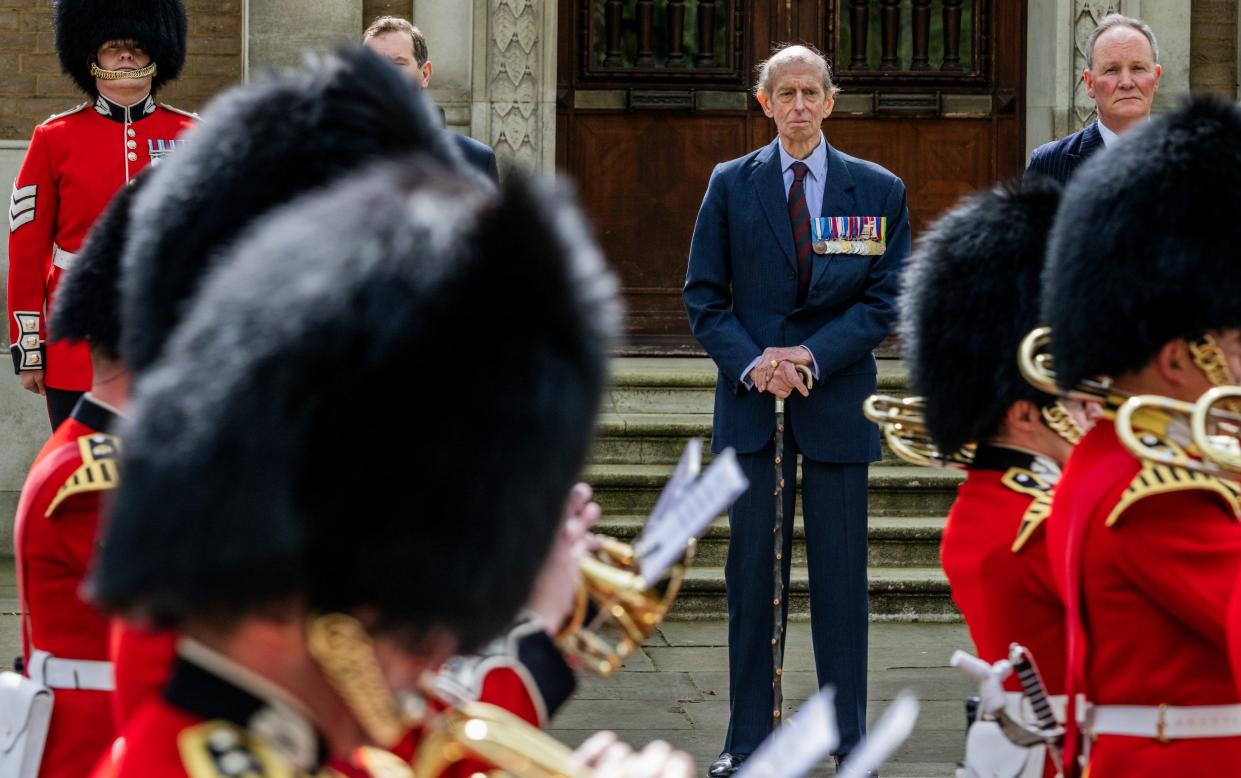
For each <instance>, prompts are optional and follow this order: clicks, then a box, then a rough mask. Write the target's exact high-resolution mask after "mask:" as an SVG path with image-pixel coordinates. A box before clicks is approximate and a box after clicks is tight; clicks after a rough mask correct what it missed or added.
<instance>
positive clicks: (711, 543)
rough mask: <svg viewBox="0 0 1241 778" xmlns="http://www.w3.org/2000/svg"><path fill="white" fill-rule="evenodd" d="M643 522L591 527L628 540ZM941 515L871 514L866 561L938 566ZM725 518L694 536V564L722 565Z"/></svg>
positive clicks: (798, 532) (798, 536)
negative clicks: (875, 515)
mask: <svg viewBox="0 0 1241 778" xmlns="http://www.w3.org/2000/svg"><path fill="white" fill-rule="evenodd" d="M645 524H646V517H645V516H633V515H631V516H608V515H605V516H604V517H603V518H602V519H600V520H599V523H598V524H596V525H595V529H596V530H597V531H598V532H600V533H603V534H605V535H610V536H612V537H614V538H619V539H621V540H624V541H627V542H631V541H632V540H633V539H634V538H636V537H637V536H638V533H639V532H641V531H642V527H643V526H644V525H645ZM943 529H944V520H943V518H939V517H933V516H917V517H908V518H886V517H882V516H880V517H871V519H870V525H869V527H868V529H867V539H868V564H869V565H870V566H871V567H872V568H874V567H935V566H937V565H939V541H940V536H941V535H942V534H943ZM728 539H729V531H728V519H727V517H724V516H721V517H719V518H717V519H716V520H715V521H713V522H711V526H709V527H708V528H707V531H706V532H705V533H704V534H703V536H702V537H701V538H699V539H698V550H697V552H696V553H695V554H694V565H695V566H706V567H723V565H724V561H725V559H726V558H727V555H728ZM805 540H806V533H805V525H804V524H803V522H802V518H801V516H800V515H799V516H798V517H797V518H796V520H795V521H794V523H793V566H794V567H795V568H796V567H804V566H805V564H806V543H805Z"/></svg>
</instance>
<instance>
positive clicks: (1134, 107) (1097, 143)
mask: <svg viewBox="0 0 1241 778" xmlns="http://www.w3.org/2000/svg"><path fill="white" fill-rule="evenodd" d="M1162 74H1163V68H1162V67H1160V65H1159V43H1158V42H1157V41H1156V40H1155V33H1154V31H1152V30H1151V28H1150V25H1148V24H1147V23H1146V22H1144V21H1142V20H1141V19H1134V18H1133V17H1130V16H1122V15H1120V14H1108V15H1107V16H1105V17H1103V19H1102V20H1100V22H1099V26H1098V27H1095V29H1094V32H1092V33H1090V37H1089V38H1088V39H1087V40H1086V69H1085V70H1084V71H1082V80H1083V81H1085V83H1086V94H1088V95H1089V96H1090V99H1091V100H1094V102H1095V108H1096V111H1097V114H1098V118H1097V119H1096V120H1095V121H1093V122H1091V123H1090V124H1088V125H1086V127H1085V128H1083V129H1081V130H1078V131H1077V132H1075V133H1073V134H1072V135H1069V136H1067V137H1064V138H1061V139H1060V140H1056V141H1052V142H1051V143H1045V144H1043V145H1042V146H1039V147H1038V148H1037V149H1035V150H1034V153H1033V154H1031V155H1030V165H1029V167H1027V168H1026V175H1027V176H1030V175H1034V174H1038V175H1043V176H1047V177H1049V178H1054V179H1055V180H1056V181H1059V182H1060V183H1061V184H1065V183H1068V180H1069V178H1070V177H1071V176H1072V175H1073V172H1074V171H1075V170H1077V168H1078V166H1079V165H1081V164H1082V163H1083V162H1085V161H1086V159H1087V158H1088V157H1090V155H1092V154H1094V153H1095V152H1096V151H1100V150H1102V149H1104V148H1106V147H1107V146H1110V145H1111V144H1112V143H1114V142H1115V141H1116V137H1117V136H1118V135H1120V133H1122V132H1124V131H1125V130H1128V129H1129V128H1130V127H1133V126H1135V125H1137V124H1139V123H1141V122H1144V121H1146V120H1147V119H1149V118H1150V116H1151V104H1152V103H1154V101H1155V93H1156V92H1158V91H1159V77H1160V76H1161V75H1162Z"/></svg>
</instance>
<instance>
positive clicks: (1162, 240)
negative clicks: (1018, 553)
mask: <svg viewBox="0 0 1241 778" xmlns="http://www.w3.org/2000/svg"><path fill="white" fill-rule="evenodd" d="M1238 176H1241V109H1238V108H1237V107H1236V106H1234V105H1230V104H1227V103H1224V102H1222V101H1219V100H1217V99H1214V98H1209V97H1197V98H1194V99H1193V100H1192V101H1190V102H1189V103H1188V104H1186V105H1185V106H1184V107H1182V108H1181V109H1180V110H1178V111H1176V112H1174V113H1170V114H1166V115H1164V116H1161V117H1159V118H1157V119H1155V120H1153V121H1151V122H1150V123H1149V124H1146V125H1144V126H1142V127H1139V128H1136V129H1134V130H1133V131H1132V132H1131V133H1129V134H1127V135H1125V136H1124V137H1123V138H1121V139H1120V140H1119V141H1118V142H1117V143H1116V144H1114V145H1112V146H1109V147H1108V149H1107V151H1105V152H1103V153H1100V154H1098V155H1097V156H1096V157H1094V158H1092V159H1091V160H1090V161H1089V162H1087V163H1086V164H1085V165H1084V166H1083V167H1082V168H1081V169H1080V170H1079V172H1078V173H1077V175H1076V177H1075V178H1074V180H1073V182H1072V184H1070V186H1069V188H1068V189H1067V191H1066V192H1065V195H1064V200H1063V202H1062V204H1061V207H1060V211H1059V215H1058V218H1057V222H1056V227H1055V230H1054V231H1053V234H1052V239H1051V244H1050V246H1049V251H1048V268H1047V274H1046V276H1045V278H1046V284H1045V287H1044V290H1043V301H1044V306H1043V311H1044V316H1043V318H1044V321H1046V323H1047V324H1048V325H1049V326H1050V327H1051V359H1052V365H1053V366H1054V369H1055V377H1056V382H1057V383H1058V384H1059V386H1060V387H1061V389H1063V390H1066V391H1068V390H1070V389H1073V388H1078V387H1084V386H1087V382H1092V384H1093V385H1094V386H1096V387H1098V386H1103V387H1104V389H1103V390H1102V391H1101V392H1100V394H1107V395H1111V396H1112V400H1111V403H1110V405H1111V408H1110V410H1111V411H1115V410H1116V405H1117V399H1119V398H1123V397H1124V396H1125V395H1156V396H1159V397H1164V398H1171V399H1172V400H1177V401H1183V402H1194V401H1195V400H1196V399H1197V398H1198V397H1199V396H1200V395H1201V394H1202V393H1203V392H1204V391H1206V390H1207V389H1209V388H1210V387H1211V386H1212V385H1214V384H1233V383H1235V382H1236V378H1237V376H1238V375H1241V305H1238V300H1241V274H1239V273H1237V267H1236V253H1235V251H1234V249H1233V247H1235V246H1236V245H1238V244H1241V220H1238V219H1237V218H1236V214H1237V212H1238V211H1239V210H1241V195H1238V192H1237V189H1236V187H1235V186H1234V185H1233V183H1232V182H1233V181H1235V180H1236V179H1237V177H1238ZM1205 225H1210V227H1209V228H1204V226H1205ZM1131 407H1132V406H1131ZM1112 416H1113V414H1112V413H1108V414H1107V416H1106V417H1105V419H1104V420H1102V421H1100V422H1099V423H1098V424H1097V425H1095V427H1094V428H1093V429H1092V430H1091V431H1090V432H1089V433H1088V434H1087V435H1086V436H1085V438H1084V439H1083V440H1082V442H1081V443H1080V444H1079V445H1078V446H1077V447H1076V448H1075V449H1074V451H1073V453H1072V455H1071V456H1070V457H1069V460H1068V462H1067V464H1066V466H1065V469H1064V473H1063V475H1062V477H1061V479H1060V483H1059V484H1058V486H1057V487H1056V495H1055V498H1054V501H1053V506H1052V515H1051V517H1050V518H1049V519H1048V529H1049V530H1051V531H1052V537H1053V538H1055V537H1062V538H1065V539H1066V542H1067V554H1066V565H1065V571H1064V577H1063V581H1062V589H1063V592H1064V596H1065V605H1066V610H1067V615H1068V645H1069V656H1068V673H1069V675H1068V679H1069V682H1068V691H1069V694H1070V701H1071V703H1072V705H1073V707H1074V708H1076V713H1075V715H1074V716H1071V717H1070V718H1071V719H1072V720H1073V721H1080V724H1079V725H1074V724H1073V721H1071V722H1070V729H1069V732H1068V735H1067V738H1066V749H1065V751H1066V755H1065V769H1066V771H1067V772H1069V773H1070V774H1072V773H1075V772H1076V771H1078V770H1079V769H1080V763H1079V762H1078V761H1077V759H1076V757H1077V756H1079V755H1081V756H1085V757H1086V760H1087V761H1086V765H1087V766H1086V769H1087V770H1088V772H1089V775H1090V776H1092V778H1112V777H1113V776H1124V777H1125V778H1133V776H1167V775H1223V774H1231V773H1233V772H1235V771H1236V769H1237V765H1241V694H1239V692H1238V688H1237V683H1236V680H1235V678H1234V675H1233V671H1232V669H1231V668H1230V666H1229V661H1228V653H1227V647H1226V642H1225V621H1226V611H1227V604H1228V597H1229V593H1230V592H1231V590H1232V585H1233V582H1234V581H1235V580H1236V579H1237V576H1238V573H1241V522H1239V521H1238V519H1239V518H1241V509H1239V508H1241V506H1239V504H1238V498H1237V494H1238V490H1237V487H1236V485H1235V484H1231V483H1229V482H1227V481H1223V480H1220V479H1219V478H1216V477H1213V476H1211V475H1206V474H1203V473H1200V472H1196V471H1195V470H1194V469H1193V459H1192V458H1193V456H1194V449H1192V448H1191V447H1190V446H1189V445H1188V443H1189V441H1188V440H1187V437H1186V435H1185V431H1186V429H1187V424H1186V419H1185V418H1177V417H1175V416H1169V415H1167V414H1161V413H1158V412H1149V411H1147V412H1142V413H1139V414H1137V415H1135V416H1133V418H1132V422H1133V424H1132V429H1133V432H1134V437H1133V438H1132V439H1131V440H1133V441H1137V442H1138V443H1141V444H1142V446H1145V447H1146V448H1143V449H1140V450H1144V451H1147V450H1153V449H1158V450H1161V451H1163V452H1164V453H1165V454H1166V455H1167V456H1168V457H1170V458H1171V460H1172V461H1171V463H1163V464H1161V463H1157V462H1155V461H1153V460H1151V459H1149V458H1139V457H1138V456H1136V455H1135V454H1134V453H1133V452H1132V451H1131V450H1130V449H1129V448H1128V447H1126V445H1124V443H1123V442H1122V439H1121V438H1120V437H1119V435H1118V425H1117V424H1116V423H1115V422H1114V421H1113V418H1112ZM1185 463H1188V466H1186V465H1185ZM1074 694H1078V695H1082V696H1084V698H1085V699H1086V700H1087V704H1082V705H1078V704H1076V702H1075V700H1074Z"/></svg>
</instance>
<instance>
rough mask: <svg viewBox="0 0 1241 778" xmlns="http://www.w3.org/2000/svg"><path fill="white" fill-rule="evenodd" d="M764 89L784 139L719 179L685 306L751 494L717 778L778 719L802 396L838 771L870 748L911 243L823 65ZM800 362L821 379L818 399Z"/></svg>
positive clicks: (812, 543)
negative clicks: (884, 362)
mask: <svg viewBox="0 0 1241 778" xmlns="http://www.w3.org/2000/svg"><path fill="white" fill-rule="evenodd" d="M756 91H757V96H758V100H759V103H760V104H761V105H762V107H763V111H764V112H765V113H766V114H767V115H768V116H769V117H771V118H773V119H774V120H775V123H776V129H777V131H778V133H779V137H778V138H777V139H776V140H773V141H772V142H771V143H770V144H768V145H767V146H765V147H763V148H761V149H758V150H757V151H754V152H751V153H749V154H747V155H745V156H744V157H740V158H739V159H735V160H732V161H730V162H725V163H723V164H721V165H718V166H716V168H715V170H714V171H713V172H712V174H711V181H710V183H709V184H708V185H707V193H706V196H705V198H704V199H703V203H702V207H701V209H700V210H699V212H698V221H697V224H696V225H695V227H694V237H693V243H692V245H691V246H690V256H689V269H688V272H687V273H686V278H685V291H684V299H685V308H686V310H687V311H688V313H689V319H690V324H691V326H692V328H693V331H694V336H695V337H696V338H697V339H698V341H699V342H700V343H701V344H702V345H703V347H704V348H705V349H706V350H707V353H708V354H710V355H711V358H712V359H713V360H715V363H716V365H717V366H718V367H719V378H718V380H717V382H716V392H715V416H714V430H713V435H712V442H711V446H712V450H714V451H717V452H718V451H721V450H723V449H724V448H726V447H732V448H734V449H736V451H737V453H738V455H739V456H738V459H739V460H740V461H741V462H742V465H743V467H744V469H745V471H746V476H747V477H748V478H749V479H750V484H751V488H750V490H749V491H748V492H747V493H746V494H745V495H743V496H742V497H741V499H739V500H738V501H737V502H736V503H735V504H734V505H733V507H732V509H731V510H730V512H729V525H730V528H731V542H730V545H729V551H728V561H727V567H726V570H725V575H726V579H727V585H728V612H729V629H728V644H729V697H730V701H731V705H732V715H731V719H730V721H729V725H728V734H727V736H726V738H725V741H724V749H723V753H722V754H721V755H720V758H719V759H718V760H717V761H716V762H715V763H714V764H713V765H712V766H711V769H710V771H709V775H710V776H713V778H718V777H719V776H727V775H731V774H732V773H733V772H734V771H735V770H736V769H737V767H738V766H739V765H740V763H741V762H742V761H743V760H744V759H745V757H746V756H748V755H749V754H750V753H751V752H752V751H753V750H754V749H755V748H756V747H757V746H758V745H759V743H760V742H761V741H762V740H763V738H764V737H766V735H767V734H768V733H769V732H770V731H771V729H772V725H773V720H774V718H776V717H778V716H779V715H780V712H779V711H778V710H775V706H774V695H773V682H774V680H775V673H774V670H773V667H772V664H773V662H772V645H773V642H772V640H773V636H772V635H773V616H775V614H774V613H773V607H774V608H779V609H780V611H781V612H780V614H779V620H780V623H781V624H783V622H784V620H785V618H786V617H787V598H786V597H784V596H780V593H776V592H773V577H772V570H773V564H777V563H778V564H780V565H782V574H783V581H784V587H783V588H784V590H785V591H787V589H788V581H789V559H790V554H791V550H792V528H791V527H790V526H789V525H791V523H792V522H791V521H788V522H786V523H785V534H784V537H783V538H782V543H781V544H780V545H779V546H777V545H776V544H775V539H774V533H773V522H774V517H775V506H774V500H773V497H772V495H773V492H774V490H775V488H776V484H775V475H774V471H775V460H774V443H773V434H774V432H775V416H774V402H775V398H776V397H781V398H789V400H788V405H787V407H786V425H785V430H784V445H785V450H784V451H785V456H784V457H783V460H782V464H781V466H782V467H783V481H784V484H785V488H784V493H783V494H784V507H783V510H784V515H785V516H788V517H792V516H793V510H794V493H795V491H796V490H795V484H796V478H797V466H796V463H797V454H798V453H800V454H801V455H802V492H803V499H802V502H803V506H804V507H803V510H804V517H805V528H806V555H807V564H808V565H809V567H810V611H811V628H812V635H813V643H814V653H815V659H816V664H817V668H818V680H819V683H820V685H826V684H829V683H830V684H834V685H835V687H836V713H837V719H838V722H839V726H840V736H841V742H840V746H839V749H838V751H837V756H838V758H844V757H847V755H848V753H849V751H850V750H851V749H852V748H853V747H854V746H855V745H856V744H857V742H858V740H859V738H860V737H861V736H862V732H863V729H864V727H865V712H866V643H867V611H868V607H867V583H866V486H867V481H866V478H867V465H868V463H870V462H874V461H876V460H878V459H879V457H880V450H879V436H878V431H877V430H876V428H875V427H874V426H873V425H872V424H870V423H869V422H868V421H866V419H865V418H864V417H863V416H862V401H863V400H864V399H865V398H866V397H867V395H868V394H870V393H871V392H873V391H874V389H875V375H876V366H875V359H874V356H873V355H872V353H871V352H872V350H873V349H874V348H875V347H876V346H878V345H879V343H880V341H882V340H883V339H884V338H885V337H886V336H887V335H888V333H889V331H890V329H891V328H892V326H893V324H894V322H895V319H896V305H895V298H896V294H897V283H898V277H899V274H900V270H901V265H902V263H903V261H904V259H905V257H906V255H907V254H908V253H909V241H910V238H909V219H908V209H907V207H906V202H905V186H904V184H903V183H902V182H901V180H900V179H899V178H897V177H896V176H894V175H892V174H891V173H889V172H888V171H887V170H884V169H883V168H881V167H879V166H878V165H875V164H873V163H870V162H866V161H864V160H860V159H856V158H854V157H850V156H848V155H846V154H842V153H841V152H839V151H837V150H836V149H834V148H832V147H831V146H829V145H828V143H827V141H826V140H825V139H824V137H823V134H822V131H821V125H822V122H823V120H824V119H826V118H827V116H828V115H829V114H830V113H831V111H832V106H833V103H834V95H835V92H836V89H835V87H834V86H833V85H832V80H831V71H830V69H829V67H828V64H827V61H826V60H825V59H824V58H823V57H822V55H820V54H819V53H818V52H816V51H813V50H811V49H809V48H806V47H804V46H789V47H785V48H781V49H780V50H778V51H777V52H776V53H775V54H774V55H773V56H772V57H771V59H769V60H768V61H767V62H766V63H764V65H763V66H762V69H761V71H760V76H759V83H758V85H757V90H756ZM815 217H824V218H815ZM797 365H804V366H806V367H808V368H810V370H811V371H812V373H813V374H814V375H815V376H816V379H817V383H816V384H815V387H814V390H813V391H807V387H806V386H805V384H804V383H803V381H802V380H801V378H800V377H799V376H798V373H797V371H796V369H795V367H796V366H797Z"/></svg>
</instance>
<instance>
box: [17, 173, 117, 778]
mask: <svg viewBox="0 0 1241 778" xmlns="http://www.w3.org/2000/svg"><path fill="white" fill-rule="evenodd" d="M140 187H141V184H140V183H139V184H136V185H135V186H133V187H128V188H126V189H125V190H122V192H121V193H120V194H118V196H117V197H116V198H114V199H113V201H112V204H111V205H109V206H108V209H107V210H106V211H105V212H104V215H103V216H102V217H101V218H100V220H99V222H98V224H97V225H96V227H95V229H94V230H92V232H91V237H90V239H89V240H88V241H87V243H86V246H85V248H84V249H83V251H82V254H81V256H80V257H79V260H78V262H77V263H76V264H75V265H74V267H73V268H71V269H69V270H68V271H67V272H66V274H65V278H64V283H63V284H62V286H61V292H60V294H59V295H58V296H57V300H56V307H55V308H54V309H53V312H52V323H53V324H54V325H55V331H56V332H57V333H61V334H63V336H64V337H66V338H74V339H76V340H80V341H82V342H84V343H87V344H89V348H90V354H91V363H92V365H93V367H94V371H93V383H92V386H91V390H90V391H89V392H87V393H86V394H85V395H83V396H82V397H81V398H80V399H79V400H78V403H77V405H76V406H75V407H74V409H73V412H72V414H70V417H69V418H68V419H67V420H65V421H64V422H63V423H62V424H61V425H60V426H59V427H57V428H56V430H55V432H53V434H52V437H51V438H50V439H49V440H48V442H47V443H46V444H45V445H44V447H43V450H42V451H40V452H39V455H38V457H37V458H36V459H35V462H34V465H33V466H32V467H31V469H30V473H29V474H28V476H27V478H26V484H25V486H24V487H23V488H22V495H21V500H20V502H19V504H18V510H17V519H16V523H15V526H14V551H15V556H16V558H17V574H18V575H17V579H18V581H17V583H18V593H19V596H20V598H21V603H22V606H23V611H24V612H25V613H26V617H25V618H24V619H23V620H22V656H23V664H24V666H25V669H26V674H27V675H28V676H29V677H30V678H31V679H33V680H34V681H36V682H38V683H41V684H43V685H44V686H46V687H47V688H49V689H50V690H51V692H52V721H51V728H50V731H49V733H48V736H47V741H46V744H45V748H44V751H43V759H42V763H41V766H40V771H39V775H40V776H44V777H45V778H62V777H63V778H79V777H80V776H83V775H86V774H87V773H88V772H89V771H90V769H91V767H92V766H93V765H94V763H95V762H96V761H97V760H98V759H99V758H100V756H102V755H103V753H104V752H105V751H106V750H107V748H108V746H109V744H110V743H111V741H112V738H113V735H114V728H113V722H112V716H111V707H110V698H111V694H110V692H111V691H112V690H113V687H114V672H113V666H112V664H111V663H110V662H109V655H108V620H107V617H106V616H105V615H104V614H103V613H101V612H100V611H99V610H97V609H96V608H95V607H94V606H93V605H92V604H90V603H89V602H87V601H86V600H84V599H83V592H82V583H83V580H84V579H85V577H86V573H87V570H88V568H89V566H90V563H91V560H92V557H93V555H94V552H95V548H96V541H97V538H98V528H99V520H100V510H101V506H102V504H103V501H104V500H105V499H107V497H108V496H109V494H110V493H111V492H112V490H114V489H115V488H116V486H117V483H118V481H117V465H116V462H117V457H118V455H119V453H120V448H121V443H120V441H119V439H117V438H116V436H115V427H116V425H117V422H118V418H119V415H120V413H121V410H122V409H124V408H125V406H126V403H127V399H128V398H127V394H128V391H129V373H128V371H127V370H126V369H125V366H124V363H123V361H122V360H121V359H120V357H119V353H118V352H119V343H118V341H119V331H120V323H119V320H120V312H119V308H120V305H119V303H120V301H119V296H120V295H119V291H118V288H117V285H118V281H119V278H120V272H119V266H120V248H121V245H122V243H123V240H124V228H125V219H124V217H125V215H126V213H127V212H128V207H129V204H130V201H131V199H132V195H133V194H135V193H136V192H137V191H138V190H139V189H140Z"/></svg>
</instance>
